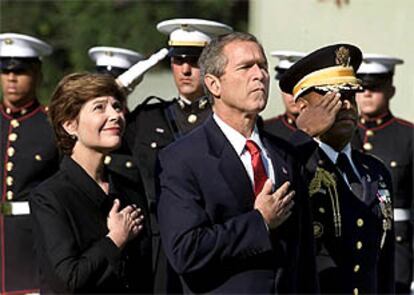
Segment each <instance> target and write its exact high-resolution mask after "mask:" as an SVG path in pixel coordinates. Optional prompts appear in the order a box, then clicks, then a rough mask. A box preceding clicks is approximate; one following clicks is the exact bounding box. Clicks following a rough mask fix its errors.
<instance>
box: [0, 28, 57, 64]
mask: <svg viewBox="0 0 414 295" xmlns="http://www.w3.org/2000/svg"><path fill="white" fill-rule="evenodd" d="M51 53H52V47H51V46H50V45H49V44H47V43H45V42H43V41H42V40H40V39H37V38H35V37H31V36H27V35H23V34H16V33H3V34H0V58H5V57H8V58H36V57H38V58H39V57H42V56H46V55H50V54H51Z"/></svg>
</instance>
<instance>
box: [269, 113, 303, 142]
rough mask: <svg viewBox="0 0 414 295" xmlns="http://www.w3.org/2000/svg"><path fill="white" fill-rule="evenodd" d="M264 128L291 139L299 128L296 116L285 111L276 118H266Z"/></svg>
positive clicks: (271, 132)
mask: <svg viewBox="0 0 414 295" xmlns="http://www.w3.org/2000/svg"><path fill="white" fill-rule="evenodd" d="M264 130H266V132H269V133H270V134H273V135H275V136H279V137H281V138H283V139H285V140H289V138H290V136H291V135H292V134H293V133H294V132H295V131H296V130H297V128H296V124H295V118H294V117H293V116H291V115H289V114H288V113H284V114H282V115H279V116H277V117H275V118H271V119H268V120H265V121H264Z"/></svg>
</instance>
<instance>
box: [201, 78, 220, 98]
mask: <svg viewBox="0 0 414 295" xmlns="http://www.w3.org/2000/svg"><path fill="white" fill-rule="evenodd" d="M204 84H205V85H206V87H207V89H208V91H210V93H211V94H212V95H213V96H214V97H220V95H221V83H220V79H219V78H217V77H216V76H214V75H211V74H206V75H205V76H204Z"/></svg>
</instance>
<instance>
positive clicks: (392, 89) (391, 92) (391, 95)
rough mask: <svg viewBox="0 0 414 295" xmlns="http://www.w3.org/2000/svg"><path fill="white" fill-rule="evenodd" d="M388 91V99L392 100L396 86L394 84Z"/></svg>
mask: <svg viewBox="0 0 414 295" xmlns="http://www.w3.org/2000/svg"><path fill="white" fill-rule="evenodd" d="M388 91H389V93H388V100H390V99H391V98H393V97H394V95H395V86H394V85H392V86H390V87H389V90H388Z"/></svg>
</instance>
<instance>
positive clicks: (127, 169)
mask: <svg viewBox="0 0 414 295" xmlns="http://www.w3.org/2000/svg"><path fill="white" fill-rule="evenodd" d="M88 54H89V57H90V58H91V60H92V61H94V62H95V67H96V68H95V70H96V72H97V73H101V74H108V75H111V76H113V77H114V78H117V77H119V76H120V75H121V74H123V73H124V72H125V71H127V70H128V69H129V68H131V67H132V66H133V65H134V64H136V63H137V62H139V61H141V60H143V59H144V56H143V55H142V54H140V53H139V52H136V51H133V50H130V49H125V48H119V47H111V46H96V47H92V48H90V49H89V50H88ZM125 107H126V106H125ZM125 110H126V112H128V110H127V109H125ZM104 163H105V165H107V166H108V167H109V169H111V171H113V172H115V173H118V174H120V175H122V176H125V177H127V178H128V179H129V180H130V181H133V182H140V178H139V172H138V170H137V167H136V165H135V164H134V161H133V160H132V156H131V153H130V151H129V150H128V149H126V145H123V146H122V147H121V148H120V149H118V150H117V151H116V152H114V153H111V155H107V156H106V157H105V160H104Z"/></svg>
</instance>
